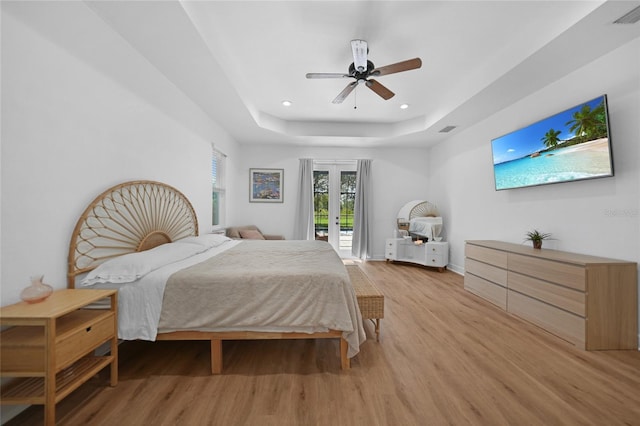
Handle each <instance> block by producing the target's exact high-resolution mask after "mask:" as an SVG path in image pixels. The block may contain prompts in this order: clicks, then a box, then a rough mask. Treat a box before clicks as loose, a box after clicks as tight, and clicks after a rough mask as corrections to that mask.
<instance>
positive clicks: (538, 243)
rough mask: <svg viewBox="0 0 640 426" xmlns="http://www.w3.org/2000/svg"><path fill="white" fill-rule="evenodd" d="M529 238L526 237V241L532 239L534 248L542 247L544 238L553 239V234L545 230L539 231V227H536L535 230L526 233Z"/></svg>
mask: <svg viewBox="0 0 640 426" xmlns="http://www.w3.org/2000/svg"><path fill="white" fill-rule="evenodd" d="M526 236H527V238H525V239H524V240H525V241H531V242H532V243H533V248H537V249H539V248H542V241H543V240H551V239H552V238H551V234H546V233H543V232H540V231H538V230H537V229H534V230H533V231H529V232H527V233H526Z"/></svg>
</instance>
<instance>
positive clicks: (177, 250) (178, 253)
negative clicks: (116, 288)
mask: <svg viewBox="0 0 640 426" xmlns="http://www.w3.org/2000/svg"><path fill="white" fill-rule="evenodd" d="M205 250H207V248H206V247H204V246H203V245H200V244H176V243H170V244H162V245H161V246H158V247H156V248H153V249H151V250H146V251H142V252H139V253H130V254H125V255H123V256H119V257H116V258H113V259H111V260H108V261H106V262H104V263H102V264H101V265H99V266H98V267H97V268H96V269H94V270H92V271H91V272H89V274H88V275H87V276H86V277H85V278H84V279H83V280H82V281H81V282H80V285H81V286H83V287H87V286H92V285H94V284H98V283H111V284H124V283H130V282H134V281H136V280H138V279H140V278H142V277H143V276H145V275H146V274H148V273H149V272H151V271H155V270H156V269H158V268H160V267H162V266H165V265H168V264H170V263H173V262H178V261H180V260H183V259H186V258H188V257H191V256H194V255H196V254H198V253H202V252H203V251H205Z"/></svg>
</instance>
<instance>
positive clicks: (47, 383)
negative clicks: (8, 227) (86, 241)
mask: <svg viewBox="0 0 640 426" xmlns="http://www.w3.org/2000/svg"><path fill="white" fill-rule="evenodd" d="M117 295H118V292H117V290H58V291H54V292H53V294H52V295H51V296H50V297H49V298H48V299H46V300H45V301H43V302H40V303H34V304H28V303H25V302H20V303H16V304H14V305H10V306H5V307H2V308H0V325H1V326H3V327H6V326H10V328H7V329H6V330H4V331H3V332H2V333H0V357H1V359H0V375H1V376H2V377H14V378H15V379H14V380H12V381H11V382H9V383H7V384H6V385H5V386H3V387H2V390H1V394H0V399H1V400H2V404H39V405H44V406H45V416H44V420H45V424H46V425H54V424H55V421H56V411H55V410H56V403H57V402H59V401H60V400H62V399H63V398H65V397H66V396H67V395H69V394H70V393H71V392H73V391H74V390H75V389H77V388H78V387H79V386H80V385H82V384H83V383H84V382H86V381H87V380H89V379H90V378H91V377H93V376H94V375H96V374H97V373H98V372H99V371H100V370H102V369H103V368H105V367H106V366H109V365H110V366H111V380H110V384H111V386H116V385H117V384H118V327H117V319H118V313H117V309H118V299H117ZM106 298H108V299H109V302H110V303H109V306H108V308H107V309H88V308H87V307H88V305H90V304H92V303H94V302H97V301H98V300H101V299H106ZM105 342H110V348H111V353H110V355H108V356H94V354H93V351H94V350H95V349H96V348H97V347H98V346H100V345H102V344H103V343H105Z"/></svg>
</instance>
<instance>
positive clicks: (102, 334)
mask: <svg viewBox="0 0 640 426" xmlns="http://www.w3.org/2000/svg"><path fill="white" fill-rule="evenodd" d="M91 311H94V312H96V313H93V312H91ZM76 312H77V313H79V314H83V315H85V316H86V317H87V318H86V320H85V322H84V323H83V324H82V327H75V329H74V330H72V331H70V332H68V333H64V334H61V335H60V336H59V340H58V343H57V345H56V370H60V369H62V368H65V367H67V366H68V365H71V364H72V363H74V362H75V361H77V360H78V359H80V358H82V357H83V356H85V355H87V353H88V352H90V351H91V350H93V349H95V348H97V347H98V346H100V345H101V344H102V343H104V342H106V341H107V340H109V339H110V338H112V337H113V336H114V335H115V333H116V330H115V321H114V314H113V312H111V311H104V310H90V309H86V310H79V311H76ZM76 312H74V314H75V313H76ZM92 313H93V315H91V314H92ZM74 322H77V319H75V320H74Z"/></svg>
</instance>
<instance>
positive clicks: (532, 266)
mask: <svg viewBox="0 0 640 426" xmlns="http://www.w3.org/2000/svg"><path fill="white" fill-rule="evenodd" d="M509 270H510V271H514V272H518V273H520V274H524V275H529V276H532V277H536V278H539V279H541V280H545V281H550V282H552V283H556V284H560V285H564V286H567V287H571V288H574V289H576V290H581V291H585V290H586V273H585V268H584V267H580V266H576V265H571V264H569V263H563V262H555V261H552V260H546V259H538V258H535V257H531V256H523V255H520V254H513V253H510V254H509Z"/></svg>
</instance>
